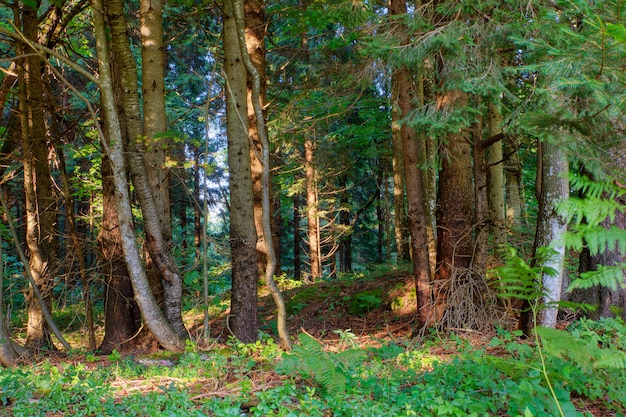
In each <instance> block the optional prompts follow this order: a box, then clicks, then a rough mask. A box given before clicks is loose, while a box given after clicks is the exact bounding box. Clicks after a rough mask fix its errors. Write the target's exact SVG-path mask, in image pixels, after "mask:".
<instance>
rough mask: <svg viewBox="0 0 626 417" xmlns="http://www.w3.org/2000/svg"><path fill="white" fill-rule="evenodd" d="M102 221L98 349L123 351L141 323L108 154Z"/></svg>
mask: <svg viewBox="0 0 626 417" xmlns="http://www.w3.org/2000/svg"><path fill="white" fill-rule="evenodd" d="M101 172H102V225H101V227H100V233H99V235H98V246H99V248H100V253H101V266H102V274H103V275H104V284H105V304H104V338H103V340H102V343H101V344H100V348H99V350H100V351H102V353H104V354H108V353H111V352H112V351H113V349H116V350H118V351H120V352H121V351H123V350H125V349H129V348H131V347H132V346H134V344H135V341H134V340H133V336H135V335H136V334H137V332H138V330H139V326H140V324H141V317H140V314H139V308H138V307H137V303H136V302H135V300H134V298H135V296H134V293H133V285H132V282H131V279H130V276H129V274H128V269H127V268H126V263H125V262H124V252H123V250H122V246H121V244H120V241H121V234H120V228H119V220H118V214H117V207H116V202H115V200H116V198H115V185H114V183H113V172H112V171H111V163H110V161H109V158H108V157H106V156H105V157H104V158H103V159H102V166H101Z"/></svg>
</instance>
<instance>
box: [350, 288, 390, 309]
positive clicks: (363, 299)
mask: <svg viewBox="0 0 626 417" xmlns="http://www.w3.org/2000/svg"><path fill="white" fill-rule="evenodd" d="M382 296H383V291H382V289H380V288H375V289H373V290H367V291H363V292H360V293H358V294H355V295H354V296H353V297H352V299H351V300H350V305H349V306H348V313H350V314H352V315H355V316H362V315H364V314H366V313H369V312H370V311H372V310H374V309H375V308H377V307H378V306H380V304H381V303H382Z"/></svg>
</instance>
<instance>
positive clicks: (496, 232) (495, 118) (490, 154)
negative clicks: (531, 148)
mask: <svg viewBox="0 0 626 417" xmlns="http://www.w3.org/2000/svg"><path fill="white" fill-rule="evenodd" d="M487 111H488V115H487V131H488V133H489V135H488V136H489V138H494V137H498V136H499V137H502V112H501V109H500V100H499V99H493V100H490V101H489V104H488V108H487ZM502 142H503V141H502V139H500V140H498V141H496V142H495V143H493V144H492V145H491V146H489V148H487V166H488V173H489V175H488V177H487V188H488V191H487V197H488V202H489V219H490V221H491V236H493V244H494V246H495V249H496V251H495V253H496V255H498V256H499V255H500V253H501V250H502V247H503V245H505V244H506V222H505V220H504V160H503V155H502Z"/></svg>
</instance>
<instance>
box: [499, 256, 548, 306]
mask: <svg viewBox="0 0 626 417" xmlns="http://www.w3.org/2000/svg"><path fill="white" fill-rule="evenodd" d="M553 252H554V250H552V249H549V248H539V249H538V250H537V259H546V258H547V257H549V256H552V253H553ZM542 264H543V262H537V265H542ZM495 272H496V274H497V275H498V281H497V294H498V296H499V297H501V298H517V299H521V300H527V301H535V300H537V299H539V298H540V297H541V296H542V295H543V289H542V287H541V285H540V282H539V276H540V275H541V274H554V273H556V271H554V270H552V269H549V268H545V267H542V266H536V267H535V266H531V265H529V264H528V263H527V262H526V260H525V259H524V258H522V257H520V256H518V255H517V252H516V251H515V249H513V248H509V253H508V255H506V256H505V262H504V265H502V266H499V267H498V268H496V269H495Z"/></svg>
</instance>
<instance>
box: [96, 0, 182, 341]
mask: <svg viewBox="0 0 626 417" xmlns="http://www.w3.org/2000/svg"><path fill="white" fill-rule="evenodd" d="M106 4H107V15H108V18H109V25H110V29H111V44H112V46H113V49H114V50H115V60H114V63H116V64H117V65H118V67H119V74H120V84H121V87H122V97H121V106H122V107H123V109H124V119H125V126H126V131H127V134H128V149H127V151H128V152H127V155H128V165H129V168H130V173H131V177H132V181H133V185H134V186H135V190H136V192H137V196H138V197H139V203H140V206H141V211H142V213H143V222H144V227H145V229H146V245H147V247H148V253H149V255H150V259H151V260H152V261H153V262H154V265H155V267H156V269H157V270H158V272H159V274H160V275H161V281H162V283H163V290H164V303H163V312H164V314H165V317H166V318H167V320H168V321H169V322H170V324H171V326H172V328H173V329H174V330H175V331H176V333H178V335H179V336H180V337H183V338H184V337H187V335H188V334H187V329H186V328H185V325H184V323H183V319H182V295H183V289H182V276H181V273H180V271H179V269H178V265H177V264H176V260H175V259H174V256H173V255H172V253H171V249H172V248H171V244H170V243H171V242H169V241H168V240H167V238H166V236H165V234H164V232H163V230H164V228H163V224H164V223H165V222H166V221H165V220H164V219H163V215H162V210H161V209H160V208H159V206H158V205H157V199H156V198H155V192H154V189H153V187H152V185H151V183H150V175H151V173H150V172H149V170H148V169H147V167H146V165H147V163H146V160H145V159H144V158H145V155H146V153H147V151H146V147H145V145H144V143H143V139H144V136H143V133H144V132H143V125H142V117H141V111H140V106H139V95H138V91H137V89H138V85H139V83H138V78H137V64H136V63H135V58H134V57H133V55H132V52H131V50H130V42H129V39H128V35H127V22H126V17H125V15H124V5H123V1H122V0H110V1H108V2H107V3H106ZM159 168H161V167H159ZM161 186H165V185H164V184H162V185H161ZM157 188H158V187H157ZM167 221H168V222H169V219H168V220H167ZM170 241H171V239H170Z"/></svg>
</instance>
